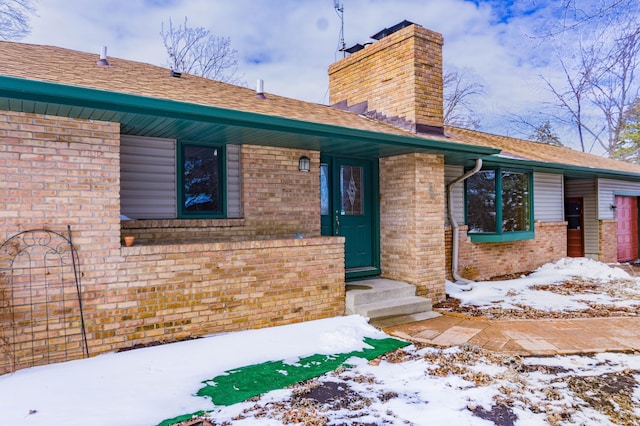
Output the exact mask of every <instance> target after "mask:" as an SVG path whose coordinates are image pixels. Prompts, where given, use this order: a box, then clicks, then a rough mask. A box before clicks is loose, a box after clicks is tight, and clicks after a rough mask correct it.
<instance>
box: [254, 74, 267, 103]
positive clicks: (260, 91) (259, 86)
mask: <svg viewBox="0 0 640 426" xmlns="http://www.w3.org/2000/svg"><path fill="white" fill-rule="evenodd" d="M256 98H258V99H265V98H266V96H265V95H264V80H262V79H258V81H257V83H256Z"/></svg>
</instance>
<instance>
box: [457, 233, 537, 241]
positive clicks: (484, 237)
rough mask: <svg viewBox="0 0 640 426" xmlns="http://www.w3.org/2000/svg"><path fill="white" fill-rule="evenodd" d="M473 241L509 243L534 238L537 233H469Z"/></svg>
mask: <svg viewBox="0 0 640 426" xmlns="http://www.w3.org/2000/svg"><path fill="white" fill-rule="evenodd" d="M467 236H468V237H469V239H470V240H471V242H472V243H507V242H510V241H523V240H533V239H534V238H535V237H536V235H535V233H534V232H533V231H523V232H507V233H505V234H476V233H473V232H469V233H468V234H467Z"/></svg>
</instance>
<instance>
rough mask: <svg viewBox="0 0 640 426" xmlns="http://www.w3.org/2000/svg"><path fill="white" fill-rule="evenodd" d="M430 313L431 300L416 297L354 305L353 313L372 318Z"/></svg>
mask: <svg viewBox="0 0 640 426" xmlns="http://www.w3.org/2000/svg"><path fill="white" fill-rule="evenodd" d="M426 311H431V300H429V299H425V298H422V297H418V296H410V297H402V298H393V299H388V300H384V301H382V302H374V303H368V304H364V305H356V306H355V309H354V313H356V314H360V315H362V316H365V317H368V318H370V319H373V318H385V317H392V316H398V315H411V314H417V313H420V312H426Z"/></svg>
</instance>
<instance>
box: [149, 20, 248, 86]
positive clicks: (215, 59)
mask: <svg viewBox="0 0 640 426" xmlns="http://www.w3.org/2000/svg"><path fill="white" fill-rule="evenodd" d="M160 36H161V37H162V40H163V42H164V47H165V49H166V50H167V54H168V55H169V63H168V65H169V66H170V67H171V68H172V69H173V70H176V71H180V72H184V73H187V74H192V75H198V76H201V77H206V78H210V79H212V80H219V81H224V82H226V83H232V84H240V83H241V79H242V76H241V75H239V74H238V60H237V54H238V51H237V50H235V49H233V48H231V39H230V38H229V37H219V36H214V35H212V34H211V31H209V30H207V29H205V28H203V27H197V28H192V27H189V26H188V23H187V17H185V18H184V24H182V25H179V26H178V27H174V25H173V22H172V20H171V19H169V27H168V29H167V31H165V28H164V22H163V23H162V30H161V31H160Z"/></svg>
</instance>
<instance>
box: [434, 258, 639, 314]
mask: <svg viewBox="0 0 640 426" xmlns="http://www.w3.org/2000/svg"><path fill="white" fill-rule="evenodd" d="M615 267H618V268H621V269H623V270H624V271H626V272H627V273H629V275H631V276H632V277H638V276H640V264H621V265H615ZM529 274H530V272H529V273H518V274H510V275H502V276H500V277H494V278H493V279H491V280H488V281H504V280H509V279H516V278H520V277H522V276H526V275H529ZM637 286H638V285H637V283H636V282H635V281H633V280H615V281H611V282H601V281H596V280H589V279H585V278H581V277H574V278H572V279H569V280H567V281H565V282H563V283H561V284H541V285H536V286H533V287H532V288H533V289H535V290H540V291H548V292H552V293H556V294H563V295H570V294H572V295H576V294H585V295H587V294H597V293H606V294H608V295H610V296H612V297H616V298H619V299H627V300H635V301H637V303H635V304H634V306H631V307H629V306H614V305H598V304H596V303H592V302H586V301H585V303H586V304H588V305H589V308H587V309H582V310H573V311H545V310H539V309H534V308H531V307H529V306H523V305H518V304H516V305H515V306H517V307H518V308H520V309H503V308H501V307H498V306H496V307H493V308H487V307H483V308H480V307H477V306H473V305H464V306H463V305H461V304H460V300H458V299H456V298H452V297H448V296H447V299H446V300H444V301H443V302H440V303H437V304H435V305H434V306H433V309H434V310H436V311H438V312H441V313H447V312H454V313H458V314H463V315H467V316H470V317H486V318H490V319H567V318H603V317H605V318H606V317H630V316H640V295H638V294H635V293H632V292H627V291H625V290H626V289H630V288H636V287H637Z"/></svg>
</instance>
